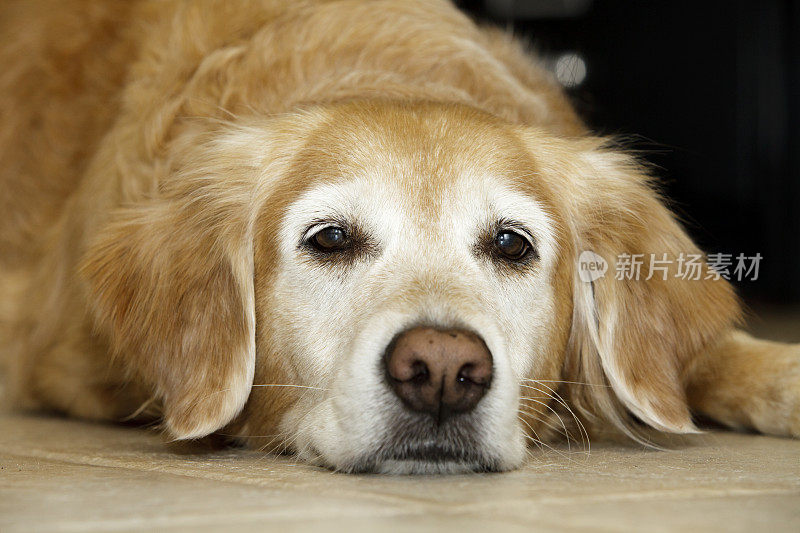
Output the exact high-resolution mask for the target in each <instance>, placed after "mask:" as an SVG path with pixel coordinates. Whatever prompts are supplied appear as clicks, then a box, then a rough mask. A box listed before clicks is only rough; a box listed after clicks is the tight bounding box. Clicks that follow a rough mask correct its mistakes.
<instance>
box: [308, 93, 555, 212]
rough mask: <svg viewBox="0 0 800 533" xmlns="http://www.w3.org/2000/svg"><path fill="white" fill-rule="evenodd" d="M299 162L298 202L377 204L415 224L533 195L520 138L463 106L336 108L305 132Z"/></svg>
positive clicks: (530, 171) (527, 158) (522, 200)
mask: <svg viewBox="0 0 800 533" xmlns="http://www.w3.org/2000/svg"><path fill="white" fill-rule="evenodd" d="M298 167H299V168H300V169H302V170H301V174H302V175H303V176H304V179H303V181H305V182H306V185H308V186H307V187H303V190H304V193H305V194H303V195H302V196H303V197H304V198H306V199H307V201H306V202H304V203H309V202H310V203H317V204H319V205H325V206H330V205H337V204H338V205H339V206H341V207H342V208H346V207H347V206H351V207H355V205H357V204H361V205H364V204H370V203H372V204H374V203H377V204H379V205H380V206H382V207H383V208H384V209H386V208H388V207H389V206H393V208H394V209H399V208H402V209H403V210H405V211H409V212H413V214H414V218H415V220H417V221H418V222H420V223H423V222H426V221H427V222H430V221H433V220H436V219H438V218H440V217H441V215H442V214H443V213H447V214H453V213H454V212H455V211H458V210H459V209H458V207H464V208H467V207H477V206H478V205H482V206H487V205H489V204H492V205H493V206H496V207H502V206H506V205H508V206H511V205H512V204H516V205H521V204H523V203H525V200H534V199H536V198H537V197H538V196H539V195H538V194H537V192H538V191H537V187H531V186H530V185H531V183H532V180H531V176H532V175H533V174H534V173H535V172H534V168H533V167H534V166H533V163H532V161H531V159H530V154H528V153H527V151H526V150H525V149H524V148H523V146H522V144H521V142H520V141H519V139H518V138H517V137H515V136H514V134H513V133H512V132H511V131H510V129H508V128H505V127H503V125H499V124H497V123H496V120H495V119H491V118H490V117H486V116H484V115H482V114H481V113H479V112H477V111H474V110H472V109H470V108H465V107H464V106H442V105H436V104H415V105H405V106H403V105H396V104H395V105H379V104H376V105H367V106H364V105H359V106H345V107H344V108H337V109H335V110H334V111H332V112H330V113H329V115H328V116H327V117H326V119H325V120H324V121H322V125H321V126H320V127H318V128H317V130H316V131H315V132H314V133H313V134H312V135H310V136H309V141H308V143H307V144H306V146H305V148H304V150H303V152H302V154H301V155H300V156H299V157H298ZM309 182H311V183H309ZM299 190H300V188H298V191H299Z"/></svg>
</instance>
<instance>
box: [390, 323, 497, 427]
mask: <svg viewBox="0 0 800 533" xmlns="http://www.w3.org/2000/svg"><path fill="white" fill-rule="evenodd" d="M384 362H385V364H386V375H387V379H388V381H389V384H390V385H391V387H392V389H393V390H394V392H395V394H397V396H398V397H399V398H400V399H401V400H402V401H403V403H404V404H405V405H406V406H407V407H409V408H410V409H412V410H414V411H418V412H421V413H428V414H430V415H431V416H433V417H434V418H435V419H436V420H437V422H440V423H441V422H442V421H444V420H445V419H446V418H447V417H448V416H450V415H451V414H455V413H464V412H467V411H471V410H472V409H473V408H474V407H475V406H476V405H478V402H479V401H480V399H481V398H482V397H483V395H484V394H485V393H486V390H487V389H488V388H489V385H490V383H491V381H492V355H491V354H490V353H489V349H488V348H487V347H486V343H484V342H483V339H481V338H480V337H479V336H478V335H476V334H474V333H471V332H469V331H463V330H458V329H451V330H440V329H435V328H432V327H417V328H413V329H409V330H407V331H405V332H403V333H401V334H400V335H398V336H397V337H395V339H394V340H393V341H392V343H391V344H390V345H389V348H388V349H387V350H386V356H385V358H384Z"/></svg>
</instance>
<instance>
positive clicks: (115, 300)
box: [82, 164, 255, 439]
mask: <svg viewBox="0 0 800 533" xmlns="http://www.w3.org/2000/svg"><path fill="white" fill-rule="evenodd" d="M197 166H198V171H197V172H198V175H196V176H191V175H189V176H179V177H175V178H170V180H171V181H170V184H169V185H168V186H167V188H166V189H165V190H163V191H161V192H160V194H159V195H158V197H157V198H155V199H150V200H144V201H142V202H141V203H139V204H136V205H132V206H130V207H126V208H124V209H120V210H118V211H116V212H114V213H112V215H111V218H110V220H109V221H108V222H107V223H106V224H105V225H104V226H103V229H102V230H101V231H100V233H99V235H97V237H96V238H95V239H93V245H91V247H90V248H89V250H88V251H87V253H86V254H85V256H84V261H83V264H82V273H83V274H84V276H85V278H86V279H87V280H88V293H89V299H90V302H91V304H92V307H93V313H94V316H95V320H96V323H97V324H98V327H99V328H100V330H101V331H102V332H103V333H105V334H107V335H108V336H109V338H110V342H111V345H112V347H113V350H114V352H115V354H116V356H117V357H118V358H120V359H121V360H122V362H123V363H124V364H125V365H126V366H127V367H128V369H129V370H130V371H131V372H132V373H133V374H134V375H135V376H136V378H137V379H141V380H143V381H144V382H145V383H146V384H147V385H149V386H150V387H152V389H153V391H154V394H155V395H156V397H157V398H159V400H160V401H161V403H162V406H163V416H164V424H165V426H166V429H167V430H168V432H169V433H170V434H171V435H172V436H173V437H175V438H178V439H189V438H197V437H201V436H204V435H207V434H209V433H211V432H213V431H215V430H217V429H219V428H221V427H223V426H224V425H225V424H227V423H228V422H230V421H231V419H233V418H234V417H235V416H236V415H237V414H238V413H239V411H240V410H241V409H242V407H243V406H244V404H245V402H246V401H247V398H248V396H249V393H250V389H251V386H252V381H253V373H254V367H255V317H254V312H255V311H254V294H253V257H252V249H253V247H252V237H251V228H250V225H251V222H250V221H249V217H250V211H251V210H250V208H249V207H248V202H249V201H250V200H251V197H252V193H251V191H249V190H248V189H247V187H249V184H247V183H246V180H240V181H237V179H236V176H235V174H233V173H232V172H231V171H229V170H228V169H225V170H226V171H225V172H222V173H221V174H222V175H223V177H224V179H220V177H215V176H213V175H212V176H209V175H205V174H204V172H208V170H207V167H206V166H204V164H198V165H197ZM223 182H224V183H223Z"/></svg>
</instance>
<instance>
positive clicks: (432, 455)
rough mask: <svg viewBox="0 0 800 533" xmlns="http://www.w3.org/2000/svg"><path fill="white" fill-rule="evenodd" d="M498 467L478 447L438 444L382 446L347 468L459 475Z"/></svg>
mask: <svg viewBox="0 0 800 533" xmlns="http://www.w3.org/2000/svg"><path fill="white" fill-rule="evenodd" d="M500 470H501V468H500V467H499V461H498V460H496V459H493V458H491V457H488V456H487V455H486V454H484V453H482V452H481V451H479V450H474V449H463V448H455V447H451V446H447V445H442V444H440V443H425V444H419V445H418V444H414V445H409V444H403V445H400V446H397V447H395V448H386V449H383V450H381V451H380V452H378V453H376V454H371V455H367V456H364V457H362V458H360V459H358V460H356V461H354V462H353V463H352V465H351V466H350V468H348V469H347V471H348V472H350V473H360V474H461V473H476V472H499V471H500Z"/></svg>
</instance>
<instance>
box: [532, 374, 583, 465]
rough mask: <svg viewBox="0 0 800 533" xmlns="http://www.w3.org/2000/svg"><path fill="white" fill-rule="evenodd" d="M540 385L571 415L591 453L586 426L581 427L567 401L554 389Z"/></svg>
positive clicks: (581, 424) (581, 423)
mask: <svg viewBox="0 0 800 533" xmlns="http://www.w3.org/2000/svg"><path fill="white" fill-rule="evenodd" d="M540 384H541V385H542V386H543V387H545V388H546V389H547V390H549V391H550V392H551V393H552V395H553V399H555V400H556V401H557V402H559V403H560V404H561V405H562V406H563V407H564V408H565V409H566V410H567V411H568V412H569V414H570V415H572V418H574V419H575V422H576V423H577V424H578V427H579V431H581V432H582V433H583V435H582V437H581V438H583V437H584V436H585V438H586V447H587V449H588V450H589V451H591V439H590V437H589V432H588V431H587V429H586V426H584V425H583V422H581V420H580V418H579V417H578V415H577V414H575V411H573V410H572V408H571V407H570V406H569V404H568V403H567V401H566V400H565V399H564V398H563V397H562V396H561V395H560V394H559V393H558V392H556V390H555V389H553V388H552V387H550V386H548V385H546V384H544V383H540ZM540 392H542V393H544V391H540Z"/></svg>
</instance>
